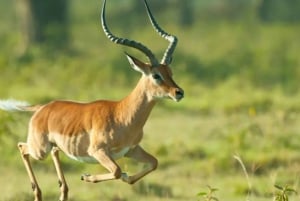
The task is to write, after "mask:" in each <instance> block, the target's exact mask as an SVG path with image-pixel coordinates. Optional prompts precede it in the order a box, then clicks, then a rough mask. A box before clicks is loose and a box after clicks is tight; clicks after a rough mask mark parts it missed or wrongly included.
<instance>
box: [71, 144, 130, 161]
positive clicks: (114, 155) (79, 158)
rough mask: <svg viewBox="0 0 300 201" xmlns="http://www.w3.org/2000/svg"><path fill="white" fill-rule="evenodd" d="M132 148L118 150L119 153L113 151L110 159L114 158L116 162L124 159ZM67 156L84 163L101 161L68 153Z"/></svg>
mask: <svg viewBox="0 0 300 201" xmlns="http://www.w3.org/2000/svg"><path fill="white" fill-rule="evenodd" d="M130 148H131V147H124V148H123V149H120V150H118V152H115V151H114V150H112V153H111V155H110V157H112V158H113V159H114V160H117V159H119V158H122V157H124V156H125V154H126V153H127V152H128V151H129V150H130ZM66 155H67V156H68V157H69V158H71V159H73V160H76V161H79V162H83V163H99V161H98V160H97V159H95V158H94V157H93V156H74V155H72V154H69V153H66Z"/></svg>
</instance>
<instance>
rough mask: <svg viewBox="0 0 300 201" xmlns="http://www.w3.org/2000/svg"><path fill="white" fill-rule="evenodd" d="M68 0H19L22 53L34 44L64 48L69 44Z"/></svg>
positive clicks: (17, 4)
mask: <svg viewBox="0 0 300 201" xmlns="http://www.w3.org/2000/svg"><path fill="white" fill-rule="evenodd" d="M68 4H69V3H68V0H43V1H41V0H17V1H16V7H17V14H18V17H19V21H20V30H21V36H22V45H21V50H20V52H21V53H25V52H26V51H27V50H28V48H29V47H30V46H31V45H33V44H46V45H47V46H49V47H52V48H62V47H65V46H66V45H67V44H68V42H69V41H68V38H69V34H68V24H69V23H68Z"/></svg>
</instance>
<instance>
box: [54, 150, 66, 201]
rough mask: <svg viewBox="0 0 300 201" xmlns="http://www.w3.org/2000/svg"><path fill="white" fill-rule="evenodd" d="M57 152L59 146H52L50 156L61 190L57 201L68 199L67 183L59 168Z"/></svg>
mask: <svg viewBox="0 0 300 201" xmlns="http://www.w3.org/2000/svg"><path fill="white" fill-rule="evenodd" d="M58 152H59V148H58V147H53V148H52V150H51V156H52V160H53V162H54V166H55V169H56V172H57V176H58V179H59V180H58V183H59V188H60V191H61V194H60V197H59V201H65V200H67V199H68V185H67V182H66V180H65V177H64V174H63V172H62V169H61V165H60V161H59V155H58Z"/></svg>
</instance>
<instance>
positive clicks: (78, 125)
mask: <svg viewBox="0 0 300 201" xmlns="http://www.w3.org/2000/svg"><path fill="white" fill-rule="evenodd" d="M144 4H145V8H146V11H147V15H148V17H149V19H150V22H151V24H152V26H153V28H154V29H155V31H156V32H157V33H158V34H160V36H161V37H162V38H164V39H166V40H168V41H169V45H168V47H167V49H166V51H165V53H164V55H163V58H162V60H161V62H158V60H157V59H156V57H155V56H154V54H153V53H152V52H151V50H150V49H148V48H147V47H146V46H144V45H143V44H141V43H139V42H137V41H134V40H129V39H126V38H119V37H117V36H115V35H113V34H112V32H110V30H109V28H108V26H107V24H106V20H105V6H106V0H104V1H103V6H102V12H101V25H102V29H103V31H104V33H105V35H106V37H107V38H108V39H109V40H110V41H112V42H114V43H117V44H120V45H124V46H128V47H132V48H134V49H137V50H139V51H141V52H142V53H143V54H145V55H146V57H147V58H148V59H149V61H150V63H144V62H142V61H140V60H138V59H137V58H135V57H133V56H131V55H129V54H127V53H126V57H127V59H128V61H129V63H130V65H131V67H132V68H133V69H134V70H136V71H138V72H140V73H141V74H142V76H141V78H140V80H139V81H138V83H137V85H136V87H135V88H134V89H133V91H132V92H131V93H130V94H129V95H128V96H126V97H125V98H123V99H121V100H120V101H109V100H97V101H94V102H89V103H79V102H72V101H61V100H55V101H52V102H50V103H47V104H43V105H29V104H28V103H26V102H20V101H15V100H2V101H0V108H1V109H4V110H19V111H29V112H34V114H33V116H32V117H31V119H30V122H29V128H28V136H27V142H26V143H24V142H19V143H18V148H19V151H20V153H21V157H22V160H23V163H24V165H25V168H26V171H27V173H28V176H29V179H30V182H31V185H32V190H33V194H34V198H35V201H40V200H42V192H41V189H40V187H39V185H38V182H37V179H36V177H35V174H34V172H33V169H32V166H31V162H30V160H29V159H30V158H29V157H32V158H33V159H36V160H43V159H45V158H46V157H47V155H48V154H49V153H51V157H52V159H53V162H54V166H55V169H56V172H57V176H58V179H59V187H60V197H59V200H60V201H65V200H67V199H68V186H67V183H66V180H65V177H64V174H63V171H62V167H61V164H60V159H59V151H62V152H63V153H65V154H66V155H67V156H69V157H70V158H72V159H74V160H77V161H80V162H85V163H96V164H101V165H102V166H103V167H104V168H106V169H107V170H108V173H106V174H97V175H90V174H83V175H82V176H81V180H83V181H86V182H94V183H96V182H102V181H107V180H115V179H120V180H122V181H124V182H126V183H128V184H134V183H135V182H137V181H138V180H139V179H141V178H142V177H144V176H145V175H147V174H148V173H150V172H151V171H153V170H155V169H156V168H157V165H158V161H157V159H156V158H155V157H154V156H152V155H150V154H149V153H148V152H146V151H145V150H144V149H143V148H142V147H141V146H140V145H139V143H140V142H141V140H142V137H143V126H144V125H145V123H146V121H147V119H148V117H149V115H150V112H151V110H152V109H153V107H154V105H155V103H156V102H157V100H158V99H161V98H169V99H172V100H174V101H176V102H178V101H180V100H181V99H182V98H183V97H184V91H183V89H181V88H180V87H179V86H178V85H177V84H176V83H175V81H174V80H173V78H172V72H171V68H170V64H171V61H172V54H173V52H174V50H175V46H176V44H177V38H176V37H175V36H173V35H170V34H168V33H167V32H165V31H164V30H162V29H161V28H160V27H159V25H158V24H157V22H156V21H155V19H154V17H153V15H152V13H151V11H150V8H149V6H148V4H147V2H146V0H144ZM121 157H128V158H131V159H133V160H136V161H138V162H141V163H144V164H145V167H144V168H143V169H142V170H141V171H139V172H138V173H136V174H133V175H127V173H125V172H122V170H121V168H120V167H119V165H118V164H117V163H116V160H117V159H119V158H121Z"/></svg>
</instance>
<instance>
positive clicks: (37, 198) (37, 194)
mask: <svg viewBox="0 0 300 201" xmlns="http://www.w3.org/2000/svg"><path fill="white" fill-rule="evenodd" d="M18 148H19V150H20V153H21V157H22V160H23V163H24V165H25V168H26V171H27V174H28V176H29V179H30V182H31V186H32V190H33V193H34V201H41V200H42V192H41V189H40V187H39V185H38V183H37V180H36V178H35V175H34V173H33V170H32V167H31V164H30V160H29V152H28V146H27V144H26V143H22V142H19V143H18Z"/></svg>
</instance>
